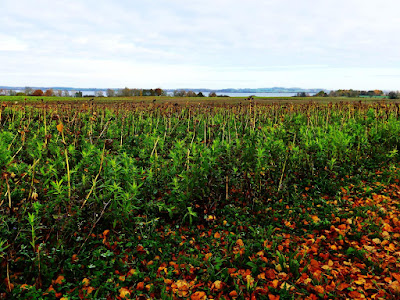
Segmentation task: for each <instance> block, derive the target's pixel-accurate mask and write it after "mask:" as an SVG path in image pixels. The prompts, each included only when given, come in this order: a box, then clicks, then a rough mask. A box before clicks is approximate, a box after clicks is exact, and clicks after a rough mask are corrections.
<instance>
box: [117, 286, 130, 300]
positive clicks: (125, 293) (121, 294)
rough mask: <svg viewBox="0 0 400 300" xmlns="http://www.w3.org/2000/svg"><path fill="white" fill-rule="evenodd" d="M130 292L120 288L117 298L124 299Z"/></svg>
mask: <svg viewBox="0 0 400 300" xmlns="http://www.w3.org/2000/svg"><path fill="white" fill-rule="evenodd" d="M130 295H131V292H130V291H129V290H128V289H127V288H120V289H119V296H120V297H121V298H125V297H126V296H130Z"/></svg>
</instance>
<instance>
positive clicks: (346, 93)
mask: <svg viewBox="0 0 400 300" xmlns="http://www.w3.org/2000/svg"><path fill="white" fill-rule="evenodd" d="M299 94H301V95H299ZM299 94H298V95H297V96H299V97H307V96H308V95H305V93H299ZM303 94H304V95H303ZM314 97H351V98H357V97H387V98H389V99H398V98H400V93H399V92H394V91H391V92H387V93H385V92H383V91H382V90H370V91H359V90H352V89H350V90H336V91H330V92H329V93H326V92H325V91H320V92H318V93H317V94H315V95H314Z"/></svg>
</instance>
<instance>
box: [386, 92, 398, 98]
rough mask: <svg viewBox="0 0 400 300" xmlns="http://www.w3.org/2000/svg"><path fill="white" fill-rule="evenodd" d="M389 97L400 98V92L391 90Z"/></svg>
mask: <svg viewBox="0 0 400 300" xmlns="http://www.w3.org/2000/svg"><path fill="white" fill-rule="evenodd" d="M388 98H389V99H398V98H399V94H398V93H396V92H393V91H392V92H389V93H388Z"/></svg>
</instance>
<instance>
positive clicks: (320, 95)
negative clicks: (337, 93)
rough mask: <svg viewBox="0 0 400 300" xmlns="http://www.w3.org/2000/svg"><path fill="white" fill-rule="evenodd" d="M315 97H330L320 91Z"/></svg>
mask: <svg viewBox="0 0 400 300" xmlns="http://www.w3.org/2000/svg"><path fill="white" fill-rule="evenodd" d="M315 97H328V94H327V93H325V92H324V91H320V92H318V93H317V94H315Z"/></svg>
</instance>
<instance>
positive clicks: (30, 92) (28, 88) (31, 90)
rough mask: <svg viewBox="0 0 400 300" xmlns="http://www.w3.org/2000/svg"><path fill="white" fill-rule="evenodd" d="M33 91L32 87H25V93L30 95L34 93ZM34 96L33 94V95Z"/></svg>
mask: <svg viewBox="0 0 400 300" xmlns="http://www.w3.org/2000/svg"><path fill="white" fill-rule="evenodd" d="M32 92H33V89H32V88H31V87H29V86H26V87H25V88H24V93H25V95H27V96H29V95H31V94H32ZM32 96H33V95H32Z"/></svg>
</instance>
